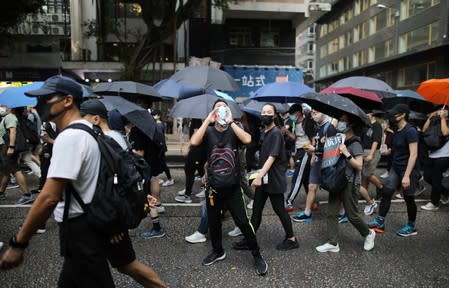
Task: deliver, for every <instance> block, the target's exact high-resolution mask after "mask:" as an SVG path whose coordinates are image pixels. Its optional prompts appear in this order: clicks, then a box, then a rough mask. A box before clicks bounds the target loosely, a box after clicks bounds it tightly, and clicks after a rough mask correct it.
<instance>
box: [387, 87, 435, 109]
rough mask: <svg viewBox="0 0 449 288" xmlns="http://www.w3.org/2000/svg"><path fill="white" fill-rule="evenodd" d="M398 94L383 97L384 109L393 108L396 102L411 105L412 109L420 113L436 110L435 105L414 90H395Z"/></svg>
mask: <svg viewBox="0 0 449 288" xmlns="http://www.w3.org/2000/svg"><path fill="white" fill-rule="evenodd" d="M394 92H395V93H396V96H394V97H389V98H385V99H383V101H384V105H383V109H384V110H389V109H391V108H393V106H395V105H396V104H400V103H404V104H407V105H408V106H409V107H410V110H412V111H416V112H420V113H425V114H427V113H430V112H433V111H435V105H433V104H432V103H430V102H427V101H426V99H424V98H423V97H422V96H421V95H419V94H418V93H416V92H415V91H413V90H394Z"/></svg>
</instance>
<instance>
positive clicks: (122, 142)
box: [104, 130, 128, 150]
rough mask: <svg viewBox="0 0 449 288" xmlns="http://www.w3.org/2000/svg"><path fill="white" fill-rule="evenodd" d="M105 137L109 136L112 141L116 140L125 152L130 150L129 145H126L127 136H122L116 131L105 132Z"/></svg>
mask: <svg viewBox="0 0 449 288" xmlns="http://www.w3.org/2000/svg"><path fill="white" fill-rule="evenodd" d="M104 134H105V135H108V136H109V137H111V138H112V139H114V141H115V142H117V143H118V145H120V147H122V149H123V150H126V149H128V144H127V143H126V140H125V136H124V135H122V134H121V133H120V132H117V131H115V130H109V131H106V132H104Z"/></svg>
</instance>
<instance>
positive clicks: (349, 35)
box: [346, 31, 352, 47]
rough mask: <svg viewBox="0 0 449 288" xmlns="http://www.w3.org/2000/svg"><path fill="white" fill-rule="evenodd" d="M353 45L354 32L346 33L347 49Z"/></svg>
mask: <svg viewBox="0 0 449 288" xmlns="http://www.w3.org/2000/svg"><path fill="white" fill-rule="evenodd" d="M351 44H352V31H348V32H346V47H347V46H349V45H351Z"/></svg>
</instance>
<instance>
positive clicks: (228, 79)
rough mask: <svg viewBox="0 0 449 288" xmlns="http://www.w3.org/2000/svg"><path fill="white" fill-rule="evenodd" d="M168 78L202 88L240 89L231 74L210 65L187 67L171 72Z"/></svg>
mask: <svg viewBox="0 0 449 288" xmlns="http://www.w3.org/2000/svg"><path fill="white" fill-rule="evenodd" d="M170 79H172V80H175V81H176V82H182V83H187V84H190V85H193V86H197V87H199V88H204V89H208V88H212V89H219V90H223V91H237V90H239V89H240V87H239V85H238V84H237V82H235V80H234V78H232V76H231V75H229V74H228V73H227V72H225V71H223V70H220V69H217V68H213V67H210V66H193V67H187V68H185V69H183V70H181V71H178V72H176V73H175V74H173V75H172V76H171V77H170Z"/></svg>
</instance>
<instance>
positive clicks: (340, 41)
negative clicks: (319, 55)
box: [338, 34, 346, 50]
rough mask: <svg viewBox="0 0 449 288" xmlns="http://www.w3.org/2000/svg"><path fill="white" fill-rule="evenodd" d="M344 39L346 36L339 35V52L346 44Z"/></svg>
mask: <svg viewBox="0 0 449 288" xmlns="http://www.w3.org/2000/svg"><path fill="white" fill-rule="evenodd" d="M345 37H346V34H343V35H341V36H340V39H339V41H338V42H339V43H338V44H339V46H338V49H339V50H341V49H343V48H345V44H346V40H345Z"/></svg>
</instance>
